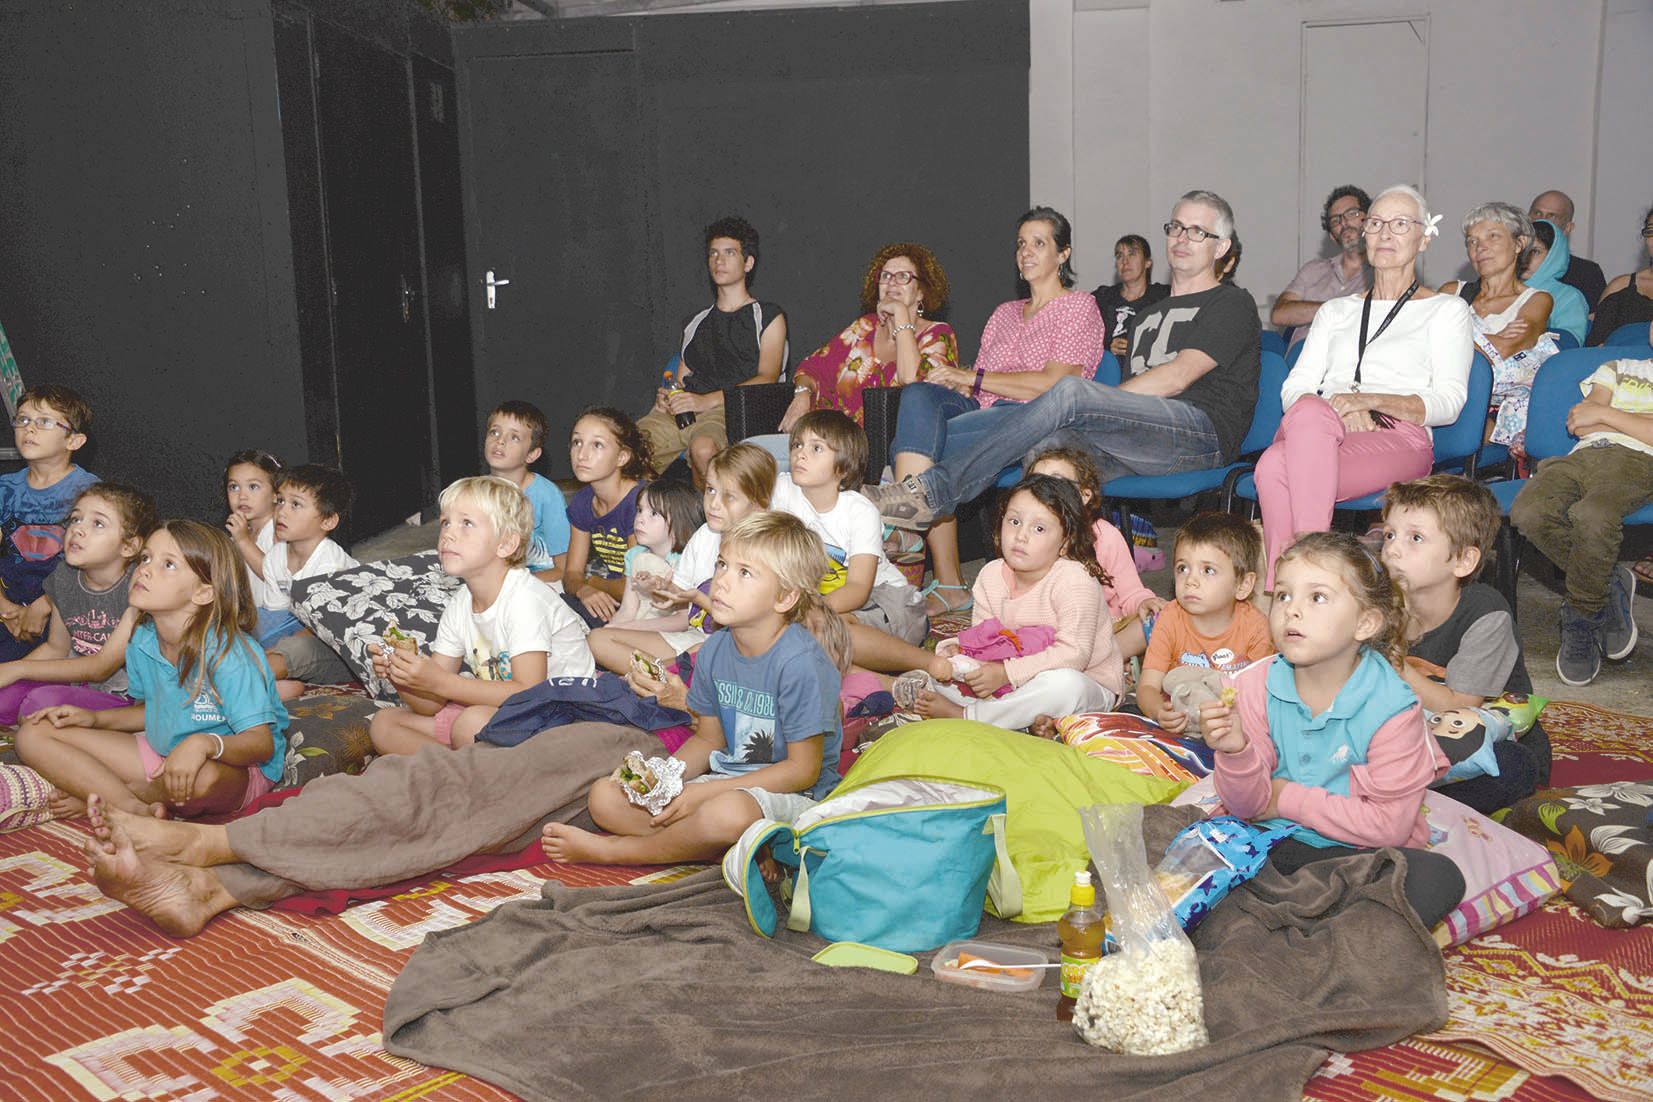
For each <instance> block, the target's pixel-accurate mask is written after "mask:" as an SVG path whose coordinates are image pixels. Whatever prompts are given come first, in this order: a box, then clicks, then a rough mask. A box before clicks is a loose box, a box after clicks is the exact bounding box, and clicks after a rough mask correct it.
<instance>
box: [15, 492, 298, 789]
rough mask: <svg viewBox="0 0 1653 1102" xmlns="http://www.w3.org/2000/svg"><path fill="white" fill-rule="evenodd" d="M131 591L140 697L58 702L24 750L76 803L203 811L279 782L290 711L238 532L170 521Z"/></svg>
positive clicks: (132, 647)
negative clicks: (263, 643) (90, 704)
mask: <svg viewBox="0 0 1653 1102" xmlns="http://www.w3.org/2000/svg"><path fill="white" fill-rule="evenodd" d="M128 599H129V600H130V602H131V605H132V607H133V608H134V609H136V610H137V611H138V613H139V616H138V626H137V627H136V629H135V630H134V631H133V633H132V640H131V642H130V643H128V644H127V648H126V673H127V681H128V690H127V691H128V693H129V694H130V695H131V696H132V698H133V699H134V700H136V701H138V703H136V704H133V705H131V706H130V707H126V708H114V709H110V710H108V711H101V712H91V711H88V710H86V709H85V708H76V707H73V706H69V705H64V706H60V707H55V708H48V709H46V710H45V711H44V712H41V713H39V714H38V715H35V716H32V717H30V719H29V721H28V722H27V723H25V724H24V725H23V726H22V727H21V728H19V730H18V732H17V751H18V754H19V755H20V756H21V757H22V758H23V760H24V761H25V762H26V763H27V764H28V765H30V766H32V767H33V768H35V769H36V770H38V771H39V772H40V773H41V774H42V775H43V776H45V777H46V779H47V780H49V781H50V782H51V783H52V784H53V785H55V786H56V787H57V789H58V790H59V792H60V793H61V794H62V795H63V796H64V797H66V799H64V800H61V801H59V802H58V803H57V806H59V807H60V808H61V807H65V806H66V807H68V808H69V809H70V810H72V811H79V810H83V809H84V801H85V799H86V797H87V796H89V795H91V794H92V793H94V792H95V793H97V794H98V795H99V796H101V797H102V798H103V799H104V800H105V801H106V802H107V803H108V804H109V805H110V806H112V807H117V808H120V809H122V810H124V811H130V812H133V813H134V814H147V815H154V816H157V817H160V818H166V817H168V816H170V815H202V814H209V813H214V812H226V811H236V810H239V809H240V808H242V807H244V806H246V804H248V803H250V802H251V801H252V800H255V799H257V798H258V797H259V796H262V795H264V794H265V793H266V792H268V791H270V789H271V788H273V787H274V786H275V784H276V782H277V781H279V780H280V779H281V770H282V765H283V760H284V757H285V748H286V740H285V738H284V734H285V732H286V730H287V722H288V720H287V710H286V708H285V707H283V706H282V703H281V700H280V698H279V697H277V696H276V691H275V681H274V679H273V678H272V677H271V675H270V667H269V666H268V665H267V664H266V663H265V660H264V652H263V650H262V649H261V648H260V647H259V646H258V645H257V644H256V643H254V642H253V639H252V634H251V633H252V631H253V627H254V625H255V623H256V622H257V616H258V609H257V606H256V605H255V604H254V603H253V599H252V594H251V592H250V590H249V587H248V585H247V571H246V567H245V565H244V564H243V562H242V561H241V557H240V555H238V554H237V553H236V549H235V545H234V543H233V542H232V541H231V540H230V537H229V536H228V535H226V534H225V533H224V532H222V531H219V530H218V529H215V528H212V527H210V526H208V525H205V524H201V523H199V522H197V521H193V520H171V521H167V522H165V523H163V524H162V525H161V526H160V527H159V528H157V529H156V530H155V532H154V533H153V534H152V535H151V536H150V537H149V540H148V542H146V543H145V544H144V549H143V552H142V554H141V555H139V557H138V564H137V566H136V567H135V568H134V570H133V574H132V585H131V590H130V594H129V597H128ZM134 736H135V737H134ZM76 801H79V803H78V804H77V803H76Z"/></svg>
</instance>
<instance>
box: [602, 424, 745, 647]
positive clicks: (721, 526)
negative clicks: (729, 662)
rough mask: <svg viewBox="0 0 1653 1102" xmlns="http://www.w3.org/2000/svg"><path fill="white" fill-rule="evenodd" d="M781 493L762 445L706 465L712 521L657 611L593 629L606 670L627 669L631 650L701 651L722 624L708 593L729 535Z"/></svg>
mask: <svg viewBox="0 0 1653 1102" xmlns="http://www.w3.org/2000/svg"><path fill="white" fill-rule="evenodd" d="M774 492H775V459H774V457H773V456H771V455H770V454H769V453H768V452H766V451H764V450H763V449H762V448H760V447H758V446H757V445H756V444H731V445H729V446H728V447H727V448H724V449H723V450H722V451H720V452H718V453H717V454H716V455H714V456H713V457H712V459H711V461H710V462H709V463H707V465H706V490H705V492H704V493H703V494H702V496H701V500H702V502H703V503H704V506H705V508H704V512H705V517H706V523H704V524H702V525H701V526H700V528H699V529H697V530H696V531H695V534H694V535H692V536H690V537H689V542H688V543H686V544H684V545H683V552H682V554H681V555H679V556H678V560H677V565H676V569H675V570H674V571H673V572H672V576H671V580H670V582H669V583H668V584H666V585H664V586H660V587H658V588H657V589H656V591H655V593H654V595H653V597H652V598H651V604H652V605H653V611H654V613H655V614H654V615H652V616H651V617H650V618H648V619H643V620H632V621H630V622H628V623H617V622H610V623H609V624H608V625H607V626H605V627H600V628H598V629H597V630H596V631H594V632H592V633H591V652H592V654H594V655H596V657H597V662H598V664H599V665H601V666H602V667H603V668H604V669H609V670H613V671H614V672H615V673H625V672H626V670H627V669H628V668H629V667H630V665H631V652H632V651H633V650H640V651H642V652H643V653H644V654H647V655H651V656H653V657H655V658H668V659H669V658H675V657H677V656H678V655H680V654H683V653H684V652H686V651H696V650H699V649H700V646H701V644H702V643H704V642H706V637H707V636H708V635H710V634H711V633H712V632H714V631H716V630H717V628H718V625H717V621H716V620H715V619H713V618H712V617H711V615H710V609H711V599H710V598H709V597H708V596H707V595H706V590H707V587H708V586H710V584H711V581H712V570H713V567H714V566H716V564H717V549H718V544H719V542H720V541H721V540H722V539H723V533H724V532H726V531H728V530H729V529H730V528H732V527H734V526H735V525H736V524H738V523H739V522H740V521H741V520H742V519H744V518H745V517H746V516H747V515H748V514H750V513H752V512H754V511H757V510H761V509H767V508H769V496H770V495H771V494H772V493H774Z"/></svg>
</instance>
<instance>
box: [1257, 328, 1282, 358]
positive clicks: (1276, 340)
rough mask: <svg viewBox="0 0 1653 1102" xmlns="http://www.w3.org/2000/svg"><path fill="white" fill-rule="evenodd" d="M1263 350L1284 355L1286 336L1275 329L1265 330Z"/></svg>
mask: <svg viewBox="0 0 1653 1102" xmlns="http://www.w3.org/2000/svg"><path fill="white" fill-rule="evenodd" d="M1263 351H1264V352H1274V353H1277V354H1278V355H1280V356H1281V357H1284V356H1285V354H1286V338H1285V335H1284V334H1282V333H1278V332H1276V331H1275V330H1273V329H1265V330H1263Z"/></svg>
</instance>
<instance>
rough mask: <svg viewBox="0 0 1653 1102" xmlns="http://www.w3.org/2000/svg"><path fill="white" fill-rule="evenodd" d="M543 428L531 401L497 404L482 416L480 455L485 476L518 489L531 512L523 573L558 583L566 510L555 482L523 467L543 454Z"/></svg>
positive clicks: (565, 547) (564, 550)
mask: <svg viewBox="0 0 1653 1102" xmlns="http://www.w3.org/2000/svg"><path fill="white" fill-rule="evenodd" d="M545 429H546V424H545V414H543V413H541V412H540V408H539V407H538V406H536V405H534V404H533V403H532V402H520V401H511V402H501V403H500V404H499V405H497V406H495V407H494V411H493V412H492V413H490V414H488V427H487V428H486V429H485V430H484V432H483V441H482V454H483V457H484V458H485V459H486V460H487V463H488V473H489V474H493V475H498V476H499V477H500V478H503V479H505V480H506V481H507V482H509V483H511V485H513V486H515V487H516V488H517V489H519V490H521V491H522V492H523V495H524V496H525V497H527V498H528V504H529V506H531V507H532V508H533V510H534V538H533V541H532V542H531V543H530V544H529V546H528V571H529V573H531V574H533V575H534V577H536V578H538V579H539V580H540V581H542V582H560V581H562V568H563V564H564V562H565V561H566V560H567V558H568V535H569V529H568V506H567V505H566V504H565V503H564V502H563V497H562V491H561V490H559V489H557V484H556V483H555V482H552V481H551V480H550V479H549V478H545V477H543V476H541V475H537V474H535V473H534V472H533V471H532V470H530V469H529V468H530V467H532V466H533V465H534V464H535V463H536V462H537V461H538V460H539V457H540V453H541V452H542V451H543V450H544V445H545Z"/></svg>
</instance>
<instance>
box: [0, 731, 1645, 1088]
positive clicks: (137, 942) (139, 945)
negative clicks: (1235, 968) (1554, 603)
mask: <svg viewBox="0 0 1653 1102" xmlns="http://www.w3.org/2000/svg"><path fill="white" fill-rule="evenodd" d="M1544 718H1545V724H1546V727H1547V728H1548V729H1549V730H1550V732H1551V737H1552V739H1553V740H1554V742H1555V744H1556V766H1555V777H1554V780H1555V783H1556V784H1558V785H1559V784H1579V783H1589V782H1591V781H1597V780H1607V779H1613V778H1631V777H1646V776H1653V753H1649V751H1647V750H1645V749H1643V747H1644V745H1647V744H1648V743H1649V742H1650V739H1649V731H1650V729H1653V721H1648V720H1638V719H1635V718H1633V717H1627V716H1618V715H1613V714H1611V713H1607V712H1602V711H1600V710H1598V709H1594V708H1590V707H1588V706H1585V705H1575V704H1552V705H1551V706H1550V708H1549V710H1548V711H1547V712H1546V713H1545V717H1544ZM82 837H83V834H82V831H81V830H80V829H79V828H78V827H77V826H75V825H71V824H62V823H54V824H48V825H46V826H43V827H36V828H32V829H30V830H26V831H20V832H18V833H15V834H9V835H0V946H3V949H0V952H4V954H5V955H4V958H3V959H4V961H5V964H6V967H5V971H4V976H3V978H0V1015H3V1020H5V1021H8V1022H11V1023H14V1027H13V1028H12V1029H10V1030H9V1031H8V1034H7V1039H6V1043H5V1044H4V1045H0V1098H4V1099H7V1100H11V1099H16V1100H19V1102H36V1100H38V1102H65V1100H69V1099H83V1098H84V1099H100V1100H109V1099H168V1100H173V1099H176V1100H180V1102H181V1100H185V1099H188V1100H192V1102H195V1100H206V1099H235V1100H241V1099H249V1100H250V1099H276V1098H283V1099H288V1098H322V1099H415V1098H441V1099H456V1100H460V1102H469V1100H472V1099H501V1098H505V1097H507V1096H506V1095H504V1094H503V1093H501V1092H499V1091H497V1090H495V1089H493V1088H491V1087H489V1086H487V1085H485V1084H483V1083H480V1082H478V1081H476V1080H473V1079H469V1078H466V1077H464V1076H460V1075H456V1074H453V1073H450V1072H445V1071H442V1070H440V1069H433V1068H426V1067H422V1066H420V1065H417V1064H413V1063H410V1062H408V1061H404V1060H398V1059H395V1058H393V1057H391V1056H389V1055H387V1054H386V1053H385V1052H384V1051H383V1049H381V1048H380V1047H379V1046H380V1036H379V1032H378V1030H379V1025H380V1018H381V1014H382V1012H383V1008H384V1000H385V995H386V993H387V992H388V991H389V989H390V984H391V982H392V981H393V979H394V978H395V976H396V974H397V972H398V971H399V970H400V969H401V967H402V965H403V963H404V962H405V961H406V960H407V958H408V956H409V955H410V954H411V953H412V951H413V949H414V947H415V946H417V945H418V943H419V942H420V940H421V939H422V938H423V937H424V936H425V934H427V933H429V932H431V931H433V930H439V929H446V928H449V927H452V926H456V925H459V924H461V923H464V922H468V921H471V920H473V919H475V918H476V917H478V916H480V915H482V914H485V913H487V912H488V911H489V910H490V909H492V908H493V907H496V906H498V905H499V904H500V903H502V902H505V901H507V900H511V899H522V898H530V897H533V896H535V895H537V894H538V892H539V888H540V884H541V883H542V881H543V879H545V878H546V877H555V878H556V879H558V880H561V881H563V882H565V883H569V884H575V885H587V886H591V885H599V884H620V883H632V882H639V881H650V880H664V879H668V878H671V877H675V876H682V875H685V874H686V873H687V872H689V871H693V870H692V869H682V868H679V869H615V868H602V867H593V866H566V865H555V864H552V863H548V862H546V863H541V864H537V865H534V866H532V867H530V868H526V869H516V870H501V871H490V872H483V873H480V874H477V875H473V876H465V877H453V878H440V877H439V878H435V879H432V880H430V881H428V882H426V883H423V884H421V885H419V886H418V887H415V888H412V889H410V890H408V891H405V892H402V893H400V894H398V895H396V896H394V897H392V898H389V899H381V900H375V901H373V902H369V903H363V904H360V905H357V906H354V907H351V908H350V909H349V910H347V911H345V912H344V913H343V914H342V915H336V916H328V917H312V916H309V915H302V914H291V913H275V912H265V913H258V912H250V911H237V912H232V913H230V914H228V915H225V916H223V917H222V918H220V919H218V920H216V921H215V922H213V923H212V925H211V926H209V927H208V929H207V930H206V931H205V932H203V933H202V934H201V935H199V936H198V937H195V938H193V939H190V940H189V941H184V942H177V941H172V940H170V939H168V938H166V937H163V936H162V935H160V934H159V933H158V932H156V931H155V930H154V928H153V927H151V926H149V925H148V924H147V923H146V922H145V921H144V920H142V919H140V918H139V917H138V916H136V915H135V914H133V913H132V912H130V911H128V910H126V909H125V908H124V907H122V906H121V905H120V904H118V903H113V902H112V901H110V900H107V899H105V898H104V897H103V896H101V895H100V894H99V893H98V892H97V890H96V889H95V888H94V887H92V885H91V884H90V883H89V882H88V880H87V878H86V876H85V873H84V871H83V864H84V862H83V860H82V857H81V853H80V839H81V838H82ZM1447 964H1448V968H1447V975H1448V988H1449V994H1450V997H1451V1021H1450V1022H1449V1024H1448V1025H1447V1027H1446V1028H1445V1029H1443V1030H1442V1031H1441V1032H1440V1033H1438V1034H1436V1035H1433V1036H1430V1037H1427V1038H1414V1039H1412V1040H1410V1041H1407V1042H1404V1043H1402V1044H1398V1045H1391V1046H1389V1047H1387V1048H1384V1049H1379V1050H1375V1051H1372V1052H1364V1053H1355V1054H1352V1055H1347V1056H1343V1055H1338V1056H1334V1057H1333V1058H1332V1059H1330V1060H1328V1061H1327V1063H1326V1065H1325V1066H1324V1067H1323V1068H1322V1069H1321V1071H1320V1073H1319V1074H1318V1075H1316V1077H1315V1078H1314V1079H1312V1080H1311V1081H1310V1082H1309V1084H1308V1089H1307V1092H1306V1093H1307V1096H1308V1097H1309V1098H1313V1099H1318V1100H1325V1102H1357V1100H1358V1102H1368V1100H1370V1102H1378V1100H1387V1102H1413V1100H1423V1099H1453V1100H1460V1102H1463V1100H1477V1099H1486V1100H1493V1099H1499V1100H1503V1099H1508V1100H1513V1102H1560V1100H1573V1099H1582V1098H1588V1097H1591V1096H1592V1095H1594V1096H1596V1097H1601V1098H1609V1099H1646V1098H1649V1097H1653V1073H1650V1070H1649V1069H1650V1064H1653V1062H1650V1060H1649V1058H1648V1056H1647V1054H1648V1053H1649V1052H1653V931H1649V930H1633V931H1609V930H1604V929H1602V928H1600V927H1598V926H1596V925H1595V924H1594V923H1592V922H1590V921H1589V920H1588V919H1587V918H1585V917H1584V916H1583V915H1582V914H1581V913H1580V912H1578V911H1577V910H1576V909H1574V908H1572V907H1571V906H1570V905H1568V904H1565V903H1552V904H1551V905H1550V906H1548V907H1546V908H1545V909H1543V910H1542V911H1540V912H1538V913H1536V914H1533V915H1529V916H1528V917H1526V918H1525V919H1522V920H1521V921H1519V922H1516V923H1512V924H1510V925H1509V926H1506V927H1503V928H1502V929H1500V930H1498V931H1496V932H1495V933H1494V934H1492V935H1490V936H1487V937H1483V938H1481V939H1478V940H1477V941H1475V942H1473V943H1471V944H1470V945H1468V946H1465V947H1462V948H1460V949H1457V950H1454V951H1452V952H1451V953H1449V954H1448V958H1447Z"/></svg>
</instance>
